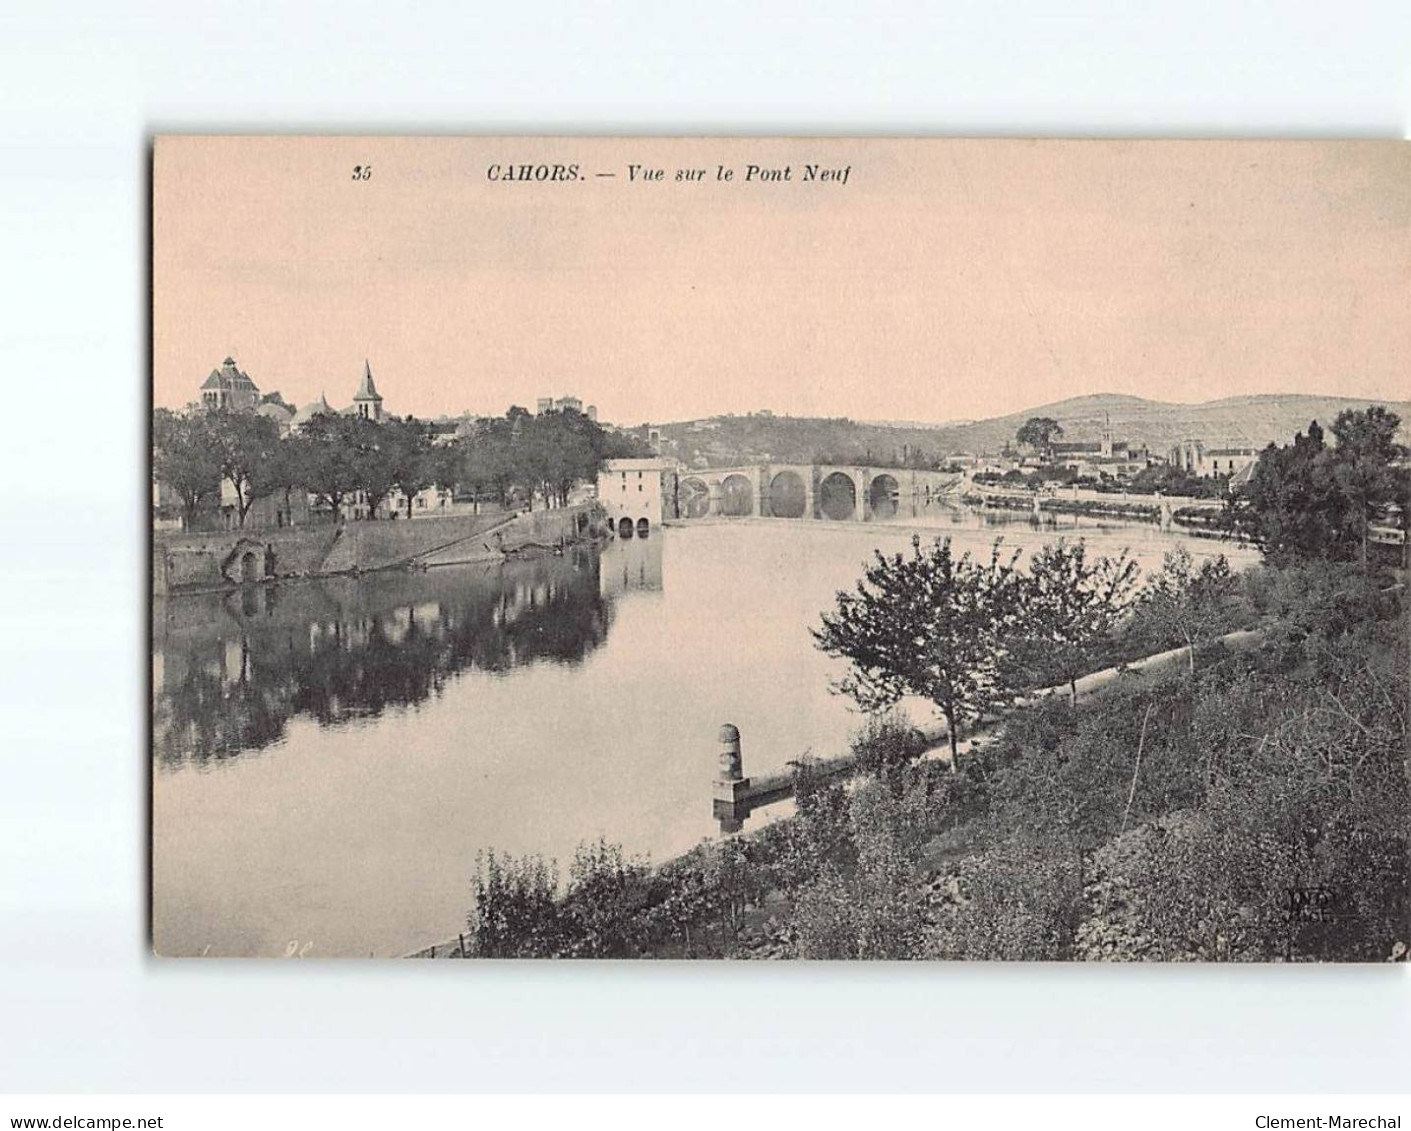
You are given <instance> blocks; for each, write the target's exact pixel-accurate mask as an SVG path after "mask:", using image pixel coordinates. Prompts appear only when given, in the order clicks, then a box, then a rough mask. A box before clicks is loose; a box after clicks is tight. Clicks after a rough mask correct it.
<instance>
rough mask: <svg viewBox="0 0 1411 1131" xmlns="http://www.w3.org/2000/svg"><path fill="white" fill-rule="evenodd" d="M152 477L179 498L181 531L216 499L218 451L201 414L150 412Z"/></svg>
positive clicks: (218, 477)
mask: <svg viewBox="0 0 1411 1131" xmlns="http://www.w3.org/2000/svg"><path fill="white" fill-rule="evenodd" d="M152 474H153V476H154V477H155V478H156V480H157V481H158V482H159V483H165V484H166V485H167V486H168V487H170V488H171V489H172V490H173V491H175V492H176V493H177V495H178V497H179V498H180V499H181V509H182V520H181V521H182V526H183V528H184V529H187V530H189V529H191V528H192V527H193V526H194V525H195V523H196V519H197V516H198V515H199V514H200V513H201V511H203V510H205V509H206V508H207V507H209V506H211V505H212V504H213V503H214V502H217V501H218V500H219V499H220V481H221V463H220V452H219V450H218V448H217V446H216V442H215V437H214V436H213V435H212V433H211V430H210V427H209V422H208V421H207V419H206V415H205V414H204V413H191V414H185V413H175V412H172V411H171V410H170V409H165V408H159V409H157V410H156V411H155V412H153V413H152Z"/></svg>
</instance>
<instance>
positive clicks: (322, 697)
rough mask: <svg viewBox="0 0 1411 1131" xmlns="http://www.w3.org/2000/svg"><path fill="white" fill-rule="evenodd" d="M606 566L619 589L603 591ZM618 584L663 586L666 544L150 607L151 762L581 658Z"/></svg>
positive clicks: (246, 745)
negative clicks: (467, 680) (450, 685)
mask: <svg viewBox="0 0 1411 1131" xmlns="http://www.w3.org/2000/svg"><path fill="white" fill-rule="evenodd" d="M653 543H655V546H654V545H653ZM619 550H626V551H627V552H626V553H622V554H619V553H617V551H619ZM622 559H625V560H626V562H627V564H626V572H625V574H624V573H623V572H622V570H623V561H622ZM603 561H610V562H611V568H612V571H613V577H614V579H618V578H625V581H619V580H614V581H613V583H611V584H609V583H608V581H607V579H606V576H605V572H604V570H603V568H602V562H603ZM624 588H631V589H637V588H646V589H658V590H659V589H660V588H661V549H660V539H648V540H646V541H643V542H640V543H638V544H637V545H636V546H633V547H631V548H630V549H629V548H628V547H627V546H622V547H611V548H610V550H609V552H608V553H607V555H606V556H605V558H602V559H600V555H599V553H598V551H597V550H596V549H593V548H591V547H587V548H577V549H573V550H570V551H569V552H568V553H566V554H563V555H554V556H548V557H543V558H535V559H532V560H523V561H507V562H503V563H493V564H488V565H483V566H454V567H446V568H442V569H435V570H431V571H428V572H424V573H411V572H401V571H390V572H386V573H375V574H367V575H364V576H363V577H361V578H358V579H353V578H330V579H324V580H309V581H301V582H292V583H288V584H280V585H264V586H246V587H244V588H242V589H241V590H239V591H234V592H230V593H226V594H213V595H201V596H185V597H170V598H165V599H161V598H159V599H157V600H156V601H154V603H153V618H154V623H153V687H152V694H153V703H152V735H153V753H154V757H155V758H156V760H157V764H158V765H159V766H160V765H167V766H175V765H178V764H181V763H183V762H187V761H194V762H197V763H214V762H217V761H219V760H222V759H226V758H231V757H235V756H238V755H240V754H242V753H245V752H247V751H256V750H260V749H262V748H264V747H268V746H270V745H271V744H274V743H277V742H278V741H280V739H281V738H282V737H283V735H284V731H285V727H286V724H287V723H288V722H289V720H290V719H291V718H294V717H296V716H306V717H310V718H313V719H316V720H317V721H318V722H319V723H321V724H323V725H337V724H339V723H342V722H345V721H348V720H354V719H358V718H369V717H376V716H377V715H379V714H381V713H382V712H383V711H385V710H387V709H388V708H396V707H406V706H412V705H415V704H417V703H420V702H422V701H423V700H426V699H428V698H429V697H431V696H434V695H437V694H439V692H440V691H441V690H442V688H443V687H444V686H445V685H446V683H447V682H448V681H449V680H451V679H453V678H455V677H456V675H457V674H458V673H460V672H463V671H465V670H467V669H469V668H472V667H474V668H479V669H481V670H484V671H491V672H505V671H509V670H511V669H513V668H516V667H522V666H525V665H529V664H536V663H552V664H568V665H574V664H578V663H580V662H582V660H583V659H584V658H585V657H586V656H587V655H588V654H589V653H591V652H592V651H593V650H594V649H596V648H598V647H599V646H601V645H602V643H603V642H604V641H605V640H606V638H607V633H608V630H609V628H610V627H611V624H612V617H613V598H614V597H615V596H616V595H617V594H618V593H619V592H620V591H621V590H623V589H624Z"/></svg>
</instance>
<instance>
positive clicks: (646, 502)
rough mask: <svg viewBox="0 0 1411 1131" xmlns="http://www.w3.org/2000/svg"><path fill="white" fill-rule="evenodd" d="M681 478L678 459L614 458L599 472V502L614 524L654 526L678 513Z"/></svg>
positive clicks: (637, 527)
mask: <svg viewBox="0 0 1411 1131" xmlns="http://www.w3.org/2000/svg"><path fill="white" fill-rule="evenodd" d="M678 480H679V472H678V467H677V464H676V461H675V460H666V459H610V460H607V461H606V462H604V464H603V467H602V470H601V471H599V472H598V503H599V504H600V505H601V506H602V508H603V510H604V511H606V512H607V516H608V519H609V520H610V521H611V522H612V524H613V526H614V527H616V528H622V527H623V524H624V523H631V526H632V529H633V530H638V531H640V530H642V529H648V530H650V529H652V528H654V527H657V526H659V525H661V523H662V522H663V521H664V520H665V519H668V518H676V517H678V513H679V512H678V510H677V502H676V493H677V484H678ZM643 523H646V526H645V527H643V526H642V524H643Z"/></svg>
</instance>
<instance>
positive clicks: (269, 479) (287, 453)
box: [253, 436, 309, 522]
mask: <svg viewBox="0 0 1411 1131" xmlns="http://www.w3.org/2000/svg"><path fill="white" fill-rule="evenodd" d="M308 454H309V444H308V441H307V440H305V439H304V437H302V436H286V437H284V439H282V440H280V441H279V442H278V443H277V444H275V445H274V447H273V448H272V449H271V450H270V453H269V455H268V457H267V458H266V459H265V461H264V462H263V463H261V464H260V466H259V467H258V468H257V469H256V471H255V483H254V488H253V494H254V495H255V497H256V498H265V497H266V496H269V495H283V496H284V512H285V514H287V515H289V520H290V521H291V522H292V521H293V519H294V506H293V500H294V494H295V492H296V491H298V490H300V489H301V488H303V487H304V484H305V482H306V480H307V478H308V476H307V461H308Z"/></svg>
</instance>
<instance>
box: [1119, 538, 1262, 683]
mask: <svg viewBox="0 0 1411 1131" xmlns="http://www.w3.org/2000/svg"><path fill="white" fill-rule="evenodd" d="M1238 598H1239V579H1238V578H1237V577H1236V576H1235V575H1234V573H1233V572H1232V571H1231V569H1230V563H1229V561H1228V559H1226V557H1225V555H1224V554H1221V555H1220V556H1219V557H1216V558H1207V559H1206V560H1205V561H1203V562H1201V563H1200V565H1199V567H1197V566H1196V565H1195V559H1194V558H1192V557H1191V554H1190V551H1189V550H1187V549H1186V548H1185V547H1184V546H1177V547H1176V548H1175V549H1174V550H1170V551H1168V552H1167V553H1166V555H1165V556H1164V557H1163V558H1162V561H1161V569H1160V571H1159V572H1157V573H1154V574H1152V575H1151V576H1149V577H1148V578H1147V580H1146V584H1145V586H1144V587H1143V588H1142V591H1141V593H1140V594H1139V595H1138V597H1137V602H1136V610H1135V617H1134V620H1133V625H1132V631H1133V632H1134V633H1136V634H1137V635H1141V636H1146V637H1147V638H1148V639H1149V640H1150V642H1151V643H1152V644H1155V645H1157V646H1161V645H1171V644H1180V645H1184V646H1185V647H1186V648H1187V649H1188V651H1187V654H1186V660H1187V665H1188V668H1189V671H1190V673H1191V675H1194V674H1195V655H1196V652H1197V651H1199V650H1200V648H1201V646H1202V645H1205V644H1208V643H1210V641H1212V640H1214V639H1216V638H1217V637H1219V636H1221V635H1222V634H1223V633H1225V632H1226V631H1228V630H1229V629H1230V619H1231V614H1232V613H1233V612H1234V611H1235V609H1236V608H1237V606H1238Z"/></svg>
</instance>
